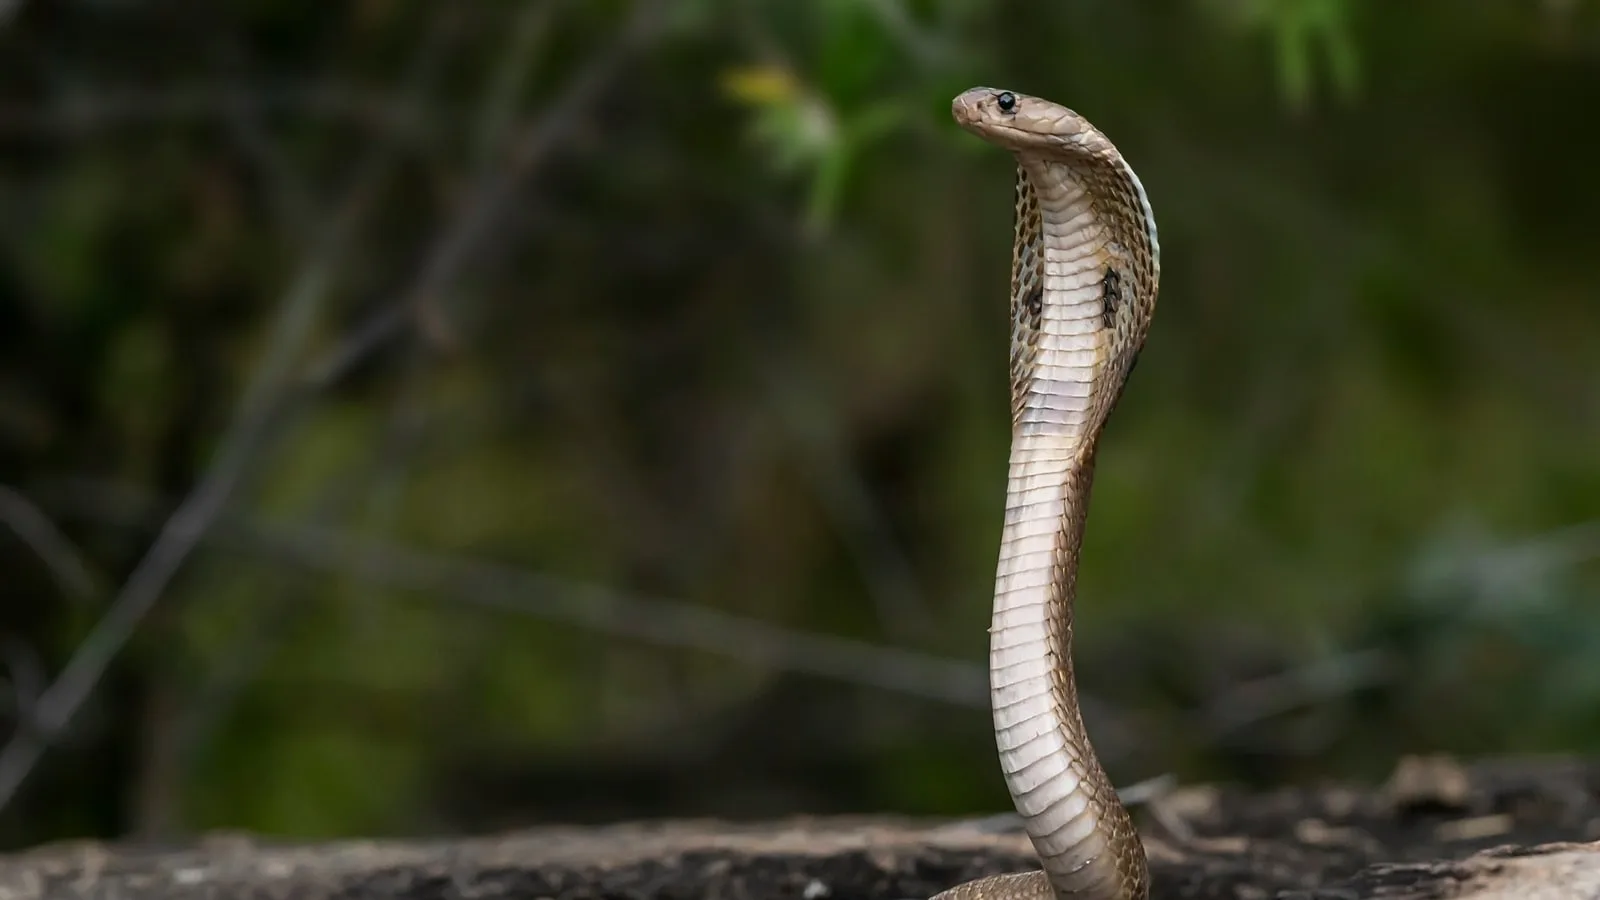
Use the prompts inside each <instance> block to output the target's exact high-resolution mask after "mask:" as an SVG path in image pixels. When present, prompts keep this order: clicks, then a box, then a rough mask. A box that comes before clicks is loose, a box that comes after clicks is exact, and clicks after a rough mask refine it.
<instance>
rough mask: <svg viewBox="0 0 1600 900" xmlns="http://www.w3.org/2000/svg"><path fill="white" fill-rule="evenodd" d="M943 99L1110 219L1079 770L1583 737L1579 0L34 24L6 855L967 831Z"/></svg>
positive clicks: (1588, 664)
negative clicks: (1053, 167)
mask: <svg viewBox="0 0 1600 900" xmlns="http://www.w3.org/2000/svg"><path fill="white" fill-rule="evenodd" d="M974 84H986V85H991V86H996V87H1006V88H1012V89H1015V90H1019V91H1024V92H1027V93H1031V94H1036V95H1040V96H1044V97H1047V98H1049V99H1052V100H1056V101H1058V102H1061V103H1063V104H1065V105H1068V106H1070V107H1072V108H1074V109H1076V110H1077V111H1079V112H1081V113H1083V114H1084V115H1086V116H1087V117H1088V118H1089V119H1090V120H1091V121H1093V122H1094V123H1095V124H1096V125H1097V126H1099V127H1100V128H1101V129H1102V130H1103V131H1105V132H1106V133H1107V134H1108V135H1110V136H1111V138H1112V139H1113V140H1114V141H1116V142H1117V144H1118V146H1119V148H1120V149H1121V150H1122V152H1123V153H1124V155H1125V156H1126V157H1127V159H1128V160H1129V161H1130V162H1131V163H1132V165H1133V166H1134V167H1135V168H1136V169H1137V171H1138V172H1139V174H1140V176H1141V178H1142V180H1143V182H1144V184H1145V186H1146V188H1147V189H1148V191H1149V194H1150V197H1151V201H1152V203H1153V206H1154V209H1155V212H1156V216H1157V220H1158V222H1159V225H1160V229H1161V243H1162V249H1163V260H1162V263H1163V279H1162V289H1161V295H1160V304H1159V307H1158V310H1157V314H1156V318H1155V322H1154V326H1153V330H1152V334H1151V337H1150V341H1149V344H1148V345H1147V347H1146V349H1145V351H1144V353H1143V355H1142V357H1141V362H1140V366H1139V370H1138V372H1137V373H1136V374H1135V375H1134V377H1133V378H1132V379H1131V381H1130V384H1129V387H1128V391H1127V394H1126V396H1125V398H1124V400H1123V401H1122V403H1121V404H1120V406H1119V407H1118V410H1117V413H1116V415H1115V417H1114V418H1113V420H1112V423H1111V425H1110V428H1109V430H1108V433H1107V434H1106V437H1105V439H1104V441H1103V443H1102V448H1101V452H1100V458H1099V467H1098V481H1097V484H1096V490H1095V497H1094V503H1093V506H1092V511H1091V515H1090V520H1089V528H1088V536H1087V540H1086V546H1085V549H1084V568H1083V572H1082V577H1081V579H1080V608H1079V617H1078V634H1079V647H1078V650H1079V656H1080V666H1079V673H1080V678H1081V680H1082V682H1083V687H1084V691H1085V694H1086V700H1085V702H1086V704H1087V705H1088V709H1087V713H1086V715H1087V717H1088V719H1089V725H1090V727H1091V730H1092V732H1093V734H1094V736H1095V738H1096V741H1097V745H1098V746H1099V747H1100V749H1101V751H1102V753H1103V755H1104V757H1105V758H1106V761H1107V764H1108V766H1109V768H1110V769H1111V771H1112V774H1113V776H1114V777H1115V778H1116V779H1117V781H1118V782H1119V783H1122V784H1128V783H1132V782H1134V781H1137V780H1140V779H1143V778H1147V777H1151V776H1155V775H1159V774H1162V773H1172V774H1174V775H1176V776H1177V777H1178V778H1180V779H1182V780H1185V781H1194V780H1207V779H1221V780H1228V781H1241V782H1247V783H1252V784H1257V785H1269V784H1284V783H1291V782H1307V781H1314V780H1318V779H1323V778H1361V779H1376V778H1380V777H1382V776H1383V775H1384V774H1385V773H1386V772H1387V770H1388V769H1389V768H1390V767H1391V766H1392V764H1393V761H1394V758H1395V757H1396V755H1397V754H1400V753H1404V752H1428V751H1448V752H1456V753H1462V754H1493V753H1504V752H1593V751H1595V750H1596V749H1600V663H1597V662H1596V661H1597V660H1600V604H1597V603H1596V600H1597V599H1600V598H1597V595H1596V587H1597V582H1600V567H1597V565H1596V562H1595V559H1596V557H1597V556H1600V465H1597V463H1600V453H1597V450H1600V312H1597V311H1596V310H1597V307H1596V297H1597V296H1600V260H1597V258H1596V257H1595V256H1593V255H1591V254H1592V253H1593V251H1594V250H1595V248H1596V237H1597V235H1600V231H1597V224H1596V223H1597V217H1600V166H1597V165H1596V162H1595V161H1596V159H1597V156H1596V151H1595V147H1596V138H1597V136H1600V130H1597V125H1596V122H1600V117H1596V116H1595V115H1594V113H1595V112H1596V111H1597V110H1600V8H1597V5H1596V4H1594V3H1590V2H1585V0H1566V2H1555V0H1550V2H1510V0H1504V2H1492V0H1491V2H1481V3H1463V2H1459V0H1450V2H1446V0H1433V2H1415V3H1379V2H1373V0H1366V2H1362V0H1278V2H1269V0H1164V2H1131V0H1122V2H1111V0H1060V2H1050V3H1025V2H992V0H920V2H919V0H812V2H806V3H781V2H752V0H677V2H659V3H652V2H651V0H641V2H639V3H637V4H632V5H630V4H628V3H623V2H610V0H607V2H601V0H582V2H579V0H549V2H530V3H522V4H518V3H501V2H481V3H407V2H400V0H360V2H349V3H334V4H280V3H268V2H232V3H214V4H206V5H201V6H198V7H197V6H195V5H193V4H179V3H175V2H174V3H166V2H154V0H139V2H135V0H128V2H117V3H109V2H95V3H90V2H75V3H44V2H21V3H14V4H5V5H4V11H3V12H0V489H3V490H0V524H3V525H4V526H5V527H4V528H0V591H3V594H0V598H3V599H0V638H3V640H0V663H3V669H0V672H3V676H0V687H3V688H4V690H3V691H0V704H3V705H0V716H3V718H4V725H5V732H4V735H3V736H4V737H6V738H8V739H10V740H11V744H10V746H9V748H8V749H7V750H5V751H4V754H3V755H0V785H3V786H5V788H6V791H7V795H6V796H5V798H4V806H3V807H0V843H3V844H4V845H7V846H20V845H25V844H31V843H35V842H39V841H43V840H48V839H54V838H60V837H65V836H84V835H116V836H138V837H168V836H174V835H181V834H183V833H186V832H193V831H197V830H202V829H214V828H229V829H232V828H243V829H253V830H260V831H265V832H269V833H273V834H280V835H292V836H304V837H321V836H335V835H354V834H372V835H377V834H420V833H443V832H461V831H468V832H472V831H487V830H491V829H495V828H502V827H511V826H515V825H522V824H529V823H535V822H546V821H580V822H597V821H610V820H616V819H622V818H630V817H641V816H686V815H720V816H734V817H756V816H774V815H785V814H792V813H800V812H816V813H820V812H830V811H864V812H878V811H888V812H905V813H919V814H922V813H927V814H959V813H987V812H992V811H998V810H1002V809H1005V808H1006V807H1007V801H1006V797H1005V793H1004V788H1003V785H1002V784H1001V782H1000V778H999V773H998V771H997V767H996V764H995V761H994V755H993V753H994V751H993V745H992V739H991V737H990V734H989V731H988V727H989V721H988V713H987V712H986V705H985V704H986V701H985V697H984V678H985V676H984V672H983V668H982V666H983V663H984V659H985V652H986V646H987V636H986V632H985V629H986V627H987V621H988V603H989V600H990V591H991V587H992V584H991V581H992V578H993V573H994V564H995V554H996V550H997V539H998V531H999V525H1000V518H1001V505H1002V492H1003V488H1004V470H1005V456H1006V448H1007V442H1008V439H1009V434H1008V427H1007V418H1006V417H1007V402H1006V394H1005V392H1006V365H1007V363H1006V359H1007V350H1006V341H1007V329H1008V321H1007V312H1006V289H1007V275H1008V267H1009V254H1010V242H1011V220H1010V216H1011V199H1012V195H1011V180H1012V166H1011V163H1010V161H1009V160H1008V159H1007V158H1006V157H1005V155H1004V154H1003V153H1000V152H998V151H996V150H995V149H994V148H992V147H989V146H986V145H984V144H982V143H981V142H979V141H977V140H976V139H974V138H972V137H971V136H969V135H966V134H964V133H962V132H960V131H959V130H958V129H957V128H956V127H955V126H954V124H953V123H952V122H951V120H950V117H949V102H950V98H952V97H953V96H954V95H955V94H956V93H958V92H959V91H961V90H963V89H965V88H967V87H969V86H971V85H974ZM180 504H185V505H182V506H180ZM175 509H177V510H179V515H178V517H177V518H176V519H170V518H169V517H170V516H172V514H173V511H174V510H175ZM163 526H166V531H165V532H163V531H162V529H163ZM158 534H162V535H163V537H161V538H160V539H158V538H157V535H158ZM141 560H144V562H143V563H141ZM141 566H143V567H142V568H141ZM169 576H170V577H169ZM58 678H59V679H60V680H59V681H58V680H57V679H58ZM53 683H54V684H55V687H51V685H52V684H53ZM23 776H25V777H23ZM7 779H10V781H9V782H8V781H7ZM15 785H20V787H18V788H17V789H16V790H15V791H12V790H11V788H12V787H13V786H15Z"/></svg>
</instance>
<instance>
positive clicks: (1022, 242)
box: [934, 87, 1161, 900]
mask: <svg viewBox="0 0 1600 900" xmlns="http://www.w3.org/2000/svg"><path fill="white" fill-rule="evenodd" d="M951 114H952V115H953V116H954V118H955V120H956V122H957V124H959V125H960V126H961V127H962V128H964V129H965V130H966V131H968V132H971V133H972V134H975V135H977V136H978V137H979V138H982V139H983V140H984V141H986V142H988V143H990V144H992V145H994V146H997V147H999V148H1001V149H1004V150H1007V151H1010V153H1011V154H1012V155H1013V156H1015V157H1016V163H1017V173H1016V208H1015V220H1014V239H1013V243H1012V252H1011V449H1010V461H1009V473H1008V478H1007V485H1006V505H1005V520H1004V525H1003V527H1002V532H1001V539H1000V558H999V564H998V566H997V569H996V574H995V589H994V607H993V612H992V620H991V622H990V627H989V694H990V696H989V701H990V707H991V711H992V713H993V718H994V736H995V745H996V748H997V749H998V751H999V757H1000V768H1001V771H1002V773H1003V774H1004V776H1005V782H1006V787H1007V789H1008V790H1009V792H1010V794H1011V800H1012V803H1013V805H1014V806H1015V807H1016V810H1017V813H1018V814H1019V815H1020V816H1021V818H1022V823H1023V828H1024V830H1025V831H1026V833H1027V835H1028V837H1029V839H1030V841H1031V843H1032V845H1033V848H1034V851H1035V852H1036V853H1037V854H1038V857H1039V862H1040V865H1041V868H1040V869H1037V870H1032V871H1027V872H1017V873H1007V874H1001V875H993V876H989V877H984V878H979V879H976V880H973V881H968V882H966V883H964V884H959V885H956V886H955V887H952V888H950V889H949V890H946V891H944V892H942V893H939V894H936V895H935V897H934V900H1047V898H1052V897H1053V898H1059V900H1146V898H1147V897H1148V896H1149V893H1150V872H1149V862H1148V860H1147V858H1146V854H1145V850H1144V845H1143V844H1142V843H1141V841H1140V839H1139V834H1138V832H1137V831H1136V830H1135V828H1134V825H1133V820H1132V818H1131V816H1130V815H1129V813H1128V810H1127V809H1126V807H1124V806H1123V805H1122V803H1121V802H1120V801H1119V800H1118V798H1117V792H1116V789H1115V788H1114V786H1113V785H1112V782H1111V779H1110V777H1109V776H1108V775H1107V774H1106V771H1105V768H1104V767H1103V766H1102V765H1101V763H1100V760H1099V758H1098V757H1097V756H1096V755H1095V751H1094V747H1093V746H1092V745H1091V744H1090V742H1089V735H1088V733H1087V730H1086V729H1085V727H1084V722H1083V716H1082V713H1081V711H1080V709H1079V706H1078V688H1077V682H1076V679H1075V676H1074V671H1073V661H1072V621H1073V602H1074V598H1075V594H1076V592H1077V575H1078V556H1079V551H1080V549H1081V547H1082V544H1083V533H1084V522H1085V519H1086V518H1087V513H1088V506H1089V492H1090V487H1091V485H1092V483H1093V480H1094V464H1095V448H1096V446H1097V444H1098V443H1099V439H1100V433H1101V430H1102V429H1103V428H1104V426H1105V423H1106V420H1107V417H1108V416H1109V415H1110V413H1111V410H1112V408H1113V407H1114V406H1115V405H1116V403H1117V401H1118V399H1119V398H1120V397H1121V396H1122V393H1123V387H1124V386H1125V384H1126V383H1127V380H1128V376H1129V374H1130V373H1131V372H1132V371H1133V368H1134V364H1135V363H1136V362H1137V360H1138V357H1139V351H1140V349H1141V348H1142V347H1143V345H1144V342H1145V336H1146V334H1147V333H1148V331H1149V328H1150V320H1151V317H1152V315H1153V314H1154V312H1155V305H1156V291H1157V287H1158V285H1159V283H1160V275H1161V259H1160V257H1161V248H1160V243H1159V242H1158V240H1157V237H1156V225H1155V215H1154V213H1153V212H1152V211H1151V209H1150V200H1149V198H1148V197H1147V196H1146V194H1145V190H1144V186H1143V185H1142V184H1141V183H1140V182H1139V176H1138V175H1136V174H1135V173H1134V171H1133V168H1132V167H1131V166H1129V165H1128V163H1127V161H1126V160H1124V159H1123V157H1122V154H1121V153H1120V152H1118V150H1117V148H1116V146H1115V145H1113V144H1112V143H1111V141H1110V140H1109V139H1108V138H1107V137H1106V136H1105V135H1104V134H1102V133H1101V132H1100V131H1099V129H1097V128H1095V127H1094V126H1093V125H1091V124H1090V123H1089V121H1088V120H1087V119H1085V118H1084V117H1083V116H1081V115H1079V114H1078V113H1076V112H1074V111H1072V110H1070V109H1068V108H1066V107H1064V106H1061V105H1059V104H1056V103H1052V102H1050V101H1048V100H1043V99H1040V98H1038V97H1032V96H1028V95H1026V94H1021V93H1017V92H1015V91H1008V90H997V89H994V88H987V87H975V88H972V89H970V90H967V91H964V92H962V93H961V94H960V95H958V96H957V97H956V98H955V99H954V101H952V103H951Z"/></svg>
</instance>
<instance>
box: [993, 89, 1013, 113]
mask: <svg viewBox="0 0 1600 900" xmlns="http://www.w3.org/2000/svg"><path fill="white" fill-rule="evenodd" d="M994 102H995V103H997V104H999V105H1000V111H1001V112H1011V111H1012V110H1014V109H1016V108H1017V95H1016V94H1013V93H1011V92H1010V91H1001V92H1000V93H999V94H998V95H996V96H995V98H994Z"/></svg>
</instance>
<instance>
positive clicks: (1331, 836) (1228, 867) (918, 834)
mask: <svg viewBox="0 0 1600 900" xmlns="http://www.w3.org/2000/svg"><path fill="white" fill-rule="evenodd" d="M1137 814H1138V816H1139V818H1140V819H1141V823H1142V828H1143V830H1144V833H1145V838H1146V844H1147V847H1148V849H1149V854H1150V861H1151V869H1152V873H1153V879H1154V887H1153V893H1152V896H1153V897H1155V898H1156V900H1163V898H1229V900H1267V898H1284V900H1288V898H1298V900H1312V898H1316V900H1358V898H1368V897H1372V898H1377V897H1383V898H1391V900H1392V898H1446V897H1463V898H1464V897H1474V898H1480V900H1488V898H1505V900H1510V898H1526V900H1567V898H1572V900H1600V761H1593V762H1590V761H1580V760H1570V759H1534V760H1526V759H1524V760H1509V761H1486V762H1481V763H1477V764H1473V765H1466V766H1464V765H1461V764H1458V763H1456V762H1454V761H1452V760H1449V759H1444V758H1431V759H1409V760H1404V761H1402V763H1401V764H1400V765H1399V766H1398V767H1397V768H1396V770H1395V773H1394V775H1393V777H1391V778H1390V780H1389V781H1388V783H1386V784H1384V785H1382V786H1380V787H1377V788H1372V789H1363V788H1361V787H1357V786H1348V785H1332V786H1321V787H1316V788H1301V789H1285V790H1281V791H1276V792H1271V793H1248V792H1243V791H1235V790H1230V789H1227V788H1217V787H1208V786H1194V787H1181V788H1176V789H1174V790H1171V791H1168V792H1166V793H1165V794H1164V795H1162V796H1160V797H1159V798H1157V799H1154V800H1151V801H1150V802H1146V803H1142V804H1140V806H1139V807H1138V809H1137ZM1032 867H1034V864H1033V862H1032V853H1031V850H1030V848H1029V846H1028V842H1027V839H1026V838H1025V837H1024V836H1023V835H1022V834H1021V833H1020V832H1019V831H1018V830H1017V827H1016V823H1015V821H1014V819H1011V818H1009V817H1004V816H1002V817H996V818H994V819H989V820H984V821H978V822H972V821H965V822H929V821H920V820H906V819H897V818H890V817H873V818H859V817H858V818H810V819H793V820H787V821H782V822H765V823H740V824H735V823H727V822H712V821H679V822H660V823H630V824H621V825H615V826H611V827H606V828H598V829H594V828H582V829H580V828H548V829H539V830H533V831H523V832H517V833H513V834H504V835H496V836H485V837H473V838H463V839H437V840H408V841H388V840H375V841H355V842H339V843H327V844H311V845H300V844H297V845H290V844H280V843H272V842H267V841H263V840H259V839H253V838H250V837H244V836H232V835H214V836H210V837H207V838H205V839H203V840H201V841H199V842H197V843H195V844H193V845H190V846H185V847H180V848H153V847H135V846H126V845H111V844H100V843H90V842H83V843H66V844H56V845H51V846H46V847H39V848H35V849H32V850H28V851H24V852H20V853H14V854H10V855H4V856H0V900H13V898H15V900H22V898H28V900H33V898H47V897H48V898H55V897H60V898H90V897H94V898H102V897H103V898H113V897H115V898H127V900H145V898H156V897H160V898H175V900H185V898H201V897H205V898H217V897H249V898H261V900H280V898H281V900H288V898H296V900H323V898H330V900H331V898H350V900H354V898H407V900H433V898H511V897H518V898H530V900H532V898H552V900H554V898H563V900H564V898H573V900H577V898H646V897H656V898H671V900H689V898H707V900H718V898H727V900H743V898H752V900H754V898H802V900H852V898H862V900H866V898H873V900H878V898H883V900H901V898H923V897H927V896H928V895H930V894H932V893H934V892H936V891H938V890H940V889H943V888H945V887H949V886H950V885H953V884H956V883H958V882H961V881H964V880H967V879H969V878H973V877H976V876H978V875H983V874H987V873H992V872H1006V871H1016V870H1020V869H1025V868H1032Z"/></svg>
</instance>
